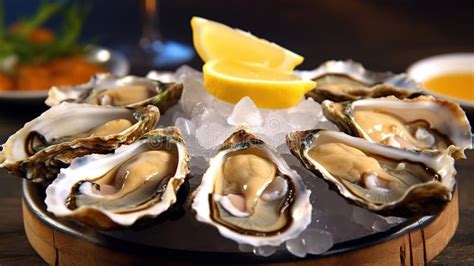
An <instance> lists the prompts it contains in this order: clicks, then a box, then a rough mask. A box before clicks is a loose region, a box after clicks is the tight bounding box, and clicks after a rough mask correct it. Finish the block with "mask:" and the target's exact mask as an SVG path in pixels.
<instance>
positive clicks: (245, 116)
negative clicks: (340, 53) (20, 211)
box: [0, 18, 472, 257]
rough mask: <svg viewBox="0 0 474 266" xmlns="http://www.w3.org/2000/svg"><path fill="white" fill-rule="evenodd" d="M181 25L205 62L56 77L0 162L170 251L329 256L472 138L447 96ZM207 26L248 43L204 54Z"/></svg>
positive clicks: (112, 230)
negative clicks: (83, 79) (63, 83)
mask: <svg viewBox="0 0 474 266" xmlns="http://www.w3.org/2000/svg"><path fill="white" fill-rule="evenodd" d="M192 26H193V33H194V44H195V47H196V50H197V51H198V53H199V55H200V56H201V58H202V59H203V61H204V62H205V65H204V68H203V70H204V71H203V72H201V71H198V70H196V69H193V68H191V67H188V66H182V67H180V68H179V69H178V70H176V72H166V73H165V72H159V71H151V72H150V73H149V74H148V75H147V76H146V77H137V76H125V77H117V76H113V75H111V74H106V73H104V74H98V75H96V76H94V77H93V78H92V79H91V80H90V82H88V83H85V84H82V85H79V86H72V87H53V88H51V89H50V91H49V97H48V99H47V100H46V104H47V105H49V106H51V108H50V109H48V110H47V111H46V112H44V113H43V114H41V115H40V116H39V117H38V118H36V119H34V120H32V121H30V122H28V123H26V124H25V126H24V127H23V128H22V129H20V130H19V131H18V132H16V133H15V134H14V135H12V136H11V137H10V138H9V139H8V140H7V142H6V143H5V144H3V150H2V152H1V155H0V160H1V165H0V166H1V167H3V168H5V169H7V170H8V171H9V172H10V173H11V174H12V175H16V176H19V177H22V178H25V179H26V180H27V182H35V183H38V184H36V191H40V192H39V194H40V195H41V196H40V197H41V200H42V201H44V204H45V205H44V206H43V208H45V211H47V212H48V213H49V215H50V216H51V217H54V219H55V220H57V221H60V222H61V223H65V224H71V225H73V226H74V227H76V228H87V229H92V230H94V231H95V232H97V233H98V234H99V233H100V234H102V235H106V236H108V237H111V238H114V239H122V240H126V241H128V242H131V243H139V244H146V245H151V246H155V247H161V248H166V249H173V250H178V251H179V250H186V251H193V252H215V253H219V252H221V253H228V252H231V253H245V254H247V255H248V254H254V255H255V256H261V257H271V256H279V255H280V256H282V255H283V256H294V257H305V256H308V255H318V254H326V253H327V252H330V250H331V249H332V248H333V246H334V245H338V244H341V243H345V242H348V241H352V240H356V239H361V238H363V237H367V236H370V235H374V234H377V233H382V232H388V231H390V230H395V229H397V228H400V227H405V226H407V225H410V224H412V223H413V222H414V221H417V222H420V221H422V220H424V219H425V220H426V219H429V217H432V216H435V215H437V214H438V213H439V212H440V211H442V210H443V209H444V208H445V207H446V206H447V204H448V203H449V202H450V201H451V200H452V199H453V195H454V189H455V184H456V179H455V175H456V170H455V168H454V162H455V160H457V159H462V158H464V157H465V156H464V150H465V149H470V148H472V136H471V126H470V125H469V122H468V120H467V118H466V115H465V113H464V112H463V110H462V109H461V108H460V106H459V105H458V104H456V103H453V102H451V101H449V100H444V99H441V98H435V97H432V96H429V95H423V94H422V93H421V88H420V85H419V84H417V83H416V82H414V81H413V80H411V79H410V78H409V77H407V76H406V75H405V74H398V75H395V74H392V73H389V72H383V73H382V72H373V71H369V70H366V69H365V68H364V67H363V66H362V65H361V64H359V63H356V62H353V61H350V60H348V61H328V62H326V63H324V64H322V65H321V66H319V67H317V68H316V69H315V70H311V71H294V67H295V66H296V65H298V64H299V63H301V61H302V57H301V56H299V55H296V54H294V53H292V52H291V51H288V50H285V49H284V48H282V47H280V46H277V45H275V44H273V43H269V42H266V41H265V40H262V39H258V38H256V37H254V36H252V35H250V34H248V33H244V32H241V31H238V30H234V29H231V28H228V27H227V26H225V25H222V24H219V23H216V22H212V21H208V20H205V19H202V18H193V21H192ZM206 27H208V28H206ZM206 34H207V35H209V36H207V37H206ZM213 34H223V35H225V36H227V37H228V38H229V39H231V40H232V38H235V39H239V40H244V39H245V42H246V43H245V44H243V45H242V46H241V47H235V45H234V46H233V47H232V49H234V50H238V51H237V52H236V53H235V54H236V55H235V57H237V58H239V60H243V61H244V62H240V61H237V59H236V58H232V56H231V55H227V56H224V55H222V53H223V52H222V51H224V50H226V49H220V53H221V54H219V52H217V51H218V50H219V49H217V48H213V49H211V48H212V47H217V46H216V45H214V46H213V45H211V44H209V43H208V42H209V40H215V39H217V38H215V36H214V38H213ZM206 38H207V39H206ZM206 40H207V41H206ZM228 42H231V41H228ZM220 45H221V46H224V45H229V44H228V43H227V44H226V42H225V41H223V43H222V44H220ZM252 45H253V46H254V47H263V48H265V49H268V50H269V51H270V50H271V51H273V50H274V51H275V52H274V53H282V54H283V55H284V56H285V58H284V60H280V61H278V60H276V59H275V60H273V57H272V58H271V59H268V58H263V55H261V54H258V53H259V52H255V51H254V50H255V49H251V48H252V47H251V46H252ZM210 47H211V48H210ZM219 47H220V46H219ZM209 49H210V50H209ZM239 49H241V51H240V50H239ZM272 49H273V50H272ZM250 50H252V52H251V53H253V54H252V56H249V55H247V53H245V52H246V51H250ZM257 50H258V49H257ZM243 53H245V54H246V57H241V55H242V54H243ZM255 53H257V54H255ZM249 54H250V52H249ZM239 56H240V57H239ZM265 56H272V54H270V53H269V55H265ZM221 58H222V60H221ZM262 58H263V59H262ZM275 58H277V57H275ZM267 59H268V60H267ZM234 61H235V62H234ZM262 62H267V63H266V65H262ZM229 69H230V70H229ZM257 72H258V73H257ZM229 73H230V74H229ZM249 73H253V74H249ZM255 73H257V74H255ZM262 73H263V74H262ZM231 74H232V75H234V76H232V75H231ZM270 74H271V75H270ZM273 77H276V78H274V79H272V78H273ZM286 78H288V79H289V80H286ZM283 79H285V80H283ZM226 86H227V87H226ZM249 87H251V89H248V88H249ZM287 87H291V88H292V89H291V90H288V89H287ZM223 88H224V89H223ZM225 88H229V89H228V91H227V90H225ZM229 91H230V92H231V95H230V94H229ZM243 92H245V93H243ZM240 94H242V95H240ZM289 94H292V95H289ZM293 94H294V95H293ZM235 95H238V96H239V97H235ZM294 99H297V101H294ZM420 219H421V220H420ZM177 235H179V236H181V237H176V236H177ZM184 236H185V237H184ZM203 239H205V240H206V241H203Z"/></svg>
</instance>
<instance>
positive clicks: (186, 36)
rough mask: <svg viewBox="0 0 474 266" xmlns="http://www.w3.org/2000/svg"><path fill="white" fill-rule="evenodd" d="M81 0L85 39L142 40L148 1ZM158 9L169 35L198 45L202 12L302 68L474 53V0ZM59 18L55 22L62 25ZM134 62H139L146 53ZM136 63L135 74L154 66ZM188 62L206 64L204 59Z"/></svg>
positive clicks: (288, 0) (396, 67)
mask: <svg viewBox="0 0 474 266" xmlns="http://www.w3.org/2000/svg"><path fill="white" fill-rule="evenodd" d="M41 2H42V1H40V0H22V1H17V0H4V5H5V16H6V21H7V24H8V23H12V22H13V21H16V20H18V19H19V18H21V17H23V16H26V15H31V14H32V13H34V12H35V10H36V9H37V7H38V5H39V4H40V3H41ZM79 2H80V3H82V4H85V5H89V6H90V7H91V10H90V14H89V16H88V17H87V19H86V21H85V25H84V29H83V33H82V35H81V39H82V40H84V41H92V42H94V43H97V44H100V45H103V46H106V47H110V48H115V49H122V47H124V45H127V44H134V43H137V42H138V40H139V38H140V35H141V31H142V23H143V12H142V10H141V5H143V3H142V1H139V0H115V1H106V0H94V1H79ZM157 10H158V12H159V24H160V29H161V32H162V35H163V36H164V38H165V39H173V40H178V41H181V42H184V43H187V44H189V45H192V35H191V28H190V25H189V21H190V18H191V17H192V16H202V17H204V18H208V19H212V20H216V21H219V22H222V23H224V24H227V25H230V26H233V27H237V28H240V29H243V30H246V31H250V32H252V33H253V34H255V35H257V36H259V37H262V38H265V39H268V40H271V41H273V42H276V43H278V44H280V45H282V46H284V47H286V48H288V49H290V50H292V51H295V52H297V53H299V54H301V55H303V56H304V57H305V62H304V63H303V65H301V66H300V67H299V68H300V69H309V68H314V67H316V66H317V65H319V64H320V63H322V62H324V61H326V60H329V59H349V58H351V59H354V60H357V61H360V62H362V63H363V64H364V65H365V66H366V67H367V68H369V69H373V70H391V71H394V72H402V71H404V70H405V69H406V68H407V66H408V65H409V64H410V63H412V62H414V61H416V60H418V59H421V58H424V57H427V56H431V55H435V54H441V53H450V52H473V51H474V34H472V26H473V23H472V14H473V11H474V1H472V0H463V1H455V0H454V1H430V0H397V1H369V0H365V1H362V0H354V1H342V0H328V1H303V0H279V1H273V0H259V1H253V0H228V1H220V0H199V1H197V0H173V1H171V0H161V1H159V2H158V8H157ZM55 23H58V22H57V21H54V20H53V21H51V23H49V24H51V25H49V26H52V27H54V26H57V25H55ZM132 61H133V62H139V58H134V60H132ZM133 62H132V65H131V73H133V74H144V73H146V72H147V71H148V70H149V69H146V66H143V65H142V64H139V63H135V64H134V63H133ZM189 64H190V65H191V66H193V67H195V68H199V67H200V66H201V65H202V63H201V60H200V59H199V58H197V57H194V58H193V60H191V61H190V62H189Z"/></svg>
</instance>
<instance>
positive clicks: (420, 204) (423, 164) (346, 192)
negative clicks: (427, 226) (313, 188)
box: [287, 129, 456, 217]
mask: <svg viewBox="0 0 474 266" xmlns="http://www.w3.org/2000/svg"><path fill="white" fill-rule="evenodd" d="M287 144H288V146H289V148H290V150H291V152H292V153H293V154H294V155H295V156H296V157H297V158H298V159H299V160H300V161H301V162H302V163H303V164H304V166H305V167H306V168H308V169H309V170H311V171H312V172H314V173H315V174H316V175H318V176H320V177H322V178H323V179H324V180H325V181H326V182H327V183H329V185H330V186H331V187H332V188H333V189H334V190H336V191H337V192H338V193H339V194H340V195H342V196H343V197H344V198H345V199H347V200H348V201H350V202H351V203H353V204H356V205H358V206H361V207H364V208H366V209H368V210H370V211H373V212H376V213H379V214H382V215H390V216H401V217H418V216H424V215H431V214H434V213H437V212H438V211H440V210H441V209H443V208H444V207H445V206H446V204H447V203H448V202H449V201H450V200H451V198H452V192H453V190H454V186H455V179H454V175H455V174H456V170H455V169H454V159H453V158H452V157H451V156H449V154H448V153H447V152H414V151H407V150H401V149H397V148H393V147H387V146H383V145H379V144H375V143H371V142H368V141H366V140H364V139H361V138H356V137H351V136H349V135H346V134H344V133H342V132H336V131H327V130H320V129H314V130H307V131H295V132H291V133H289V134H288V135H287Z"/></svg>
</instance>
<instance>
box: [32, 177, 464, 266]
mask: <svg viewBox="0 0 474 266" xmlns="http://www.w3.org/2000/svg"><path fill="white" fill-rule="evenodd" d="M189 212H190V211H188V210H187V211H185V214H184V216H182V217H181V218H178V219H177V218H173V215H169V217H167V218H168V219H167V220H165V221H160V220H155V221H153V224H148V225H144V226H141V227H137V228H132V229H127V230H124V231H116V232H100V231H96V230H93V229H90V228H87V227H84V226H81V225H79V224H76V223H74V222H71V221H67V220H63V219H57V218H55V217H54V216H53V215H52V214H50V213H48V212H47V211H46V206H45V204H44V187H42V185H41V184H35V183H31V182H28V181H24V182H23V220H24V227H25V232H26V235H27V237H28V239H29V241H30V243H31V245H32V246H33V248H34V249H35V250H36V251H37V253H38V254H39V255H40V256H41V257H42V258H43V259H44V260H45V261H46V262H47V263H49V264H55V265H56V264H58V263H59V264H71V263H74V262H77V261H80V262H81V264H88V265H99V264H101V265H102V264H114V265H123V264H130V263H146V262H148V263H151V262H152V263H154V264H162V263H167V264H168V263H172V264H173V265H189V264H196V263H211V262H212V263H226V264H229V263H231V264H240V263H246V264H248V263H255V264H257V263H258V264H267V265H271V264H276V263H278V265H309V264H312V263H315V262H318V263H331V264H342V263H350V264H368V263H370V264H376V263H377V264H378V263H384V264H385V263H389V264H403V265H413V264H421V263H427V262H429V261H431V260H432V259H433V258H435V257H436V256H437V255H438V254H439V253H440V252H441V251H442V250H443V249H444V248H445V247H446V245H447V244H448V242H449V240H450V239H451V238H452V237H453V235H454V233H455V231H456V228H457V225H458V221H459V213H458V196H457V191H456V192H455V194H454V196H453V200H452V201H451V202H450V203H449V204H448V205H447V207H446V208H445V209H444V210H443V211H442V212H441V213H439V214H438V215H436V216H428V217H423V218H421V219H417V220H411V221H410V220H409V221H406V222H403V223H401V224H399V225H397V226H394V227H392V228H390V229H389V230H387V231H384V232H380V233H375V234H372V235H369V236H365V237H362V238H358V239H354V240H350V241H346V242H342V243H337V244H335V245H334V246H333V247H332V248H331V249H330V250H328V251H327V252H325V253H324V254H321V255H307V256H306V257H305V258H298V257H295V256H293V255H291V254H290V253H288V252H283V251H277V252H276V253H275V254H273V255H272V256H270V257H259V256H255V255H254V254H252V253H242V252H239V251H233V252H232V251H231V250H235V246H236V244H235V243H234V242H231V241H230V240H227V239H224V238H222V237H220V236H219V235H218V233H217V232H216V230H215V229H214V228H208V227H199V229H196V228H195V227H194V226H193V223H192V220H193V219H190V218H189V217H191V214H190V213H189ZM183 217H184V218H183ZM186 217H188V218H189V219H187V218H186ZM173 219H174V220H173ZM183 243H186V245H185V248H183ZM179 245H181V246H179ZM232 248H233V249H232ZM282 263H283V264H282Z"/></svg>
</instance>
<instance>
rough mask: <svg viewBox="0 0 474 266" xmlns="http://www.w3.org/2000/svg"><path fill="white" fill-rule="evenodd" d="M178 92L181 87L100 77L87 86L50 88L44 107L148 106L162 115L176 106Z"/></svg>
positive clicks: (177, 84)
mask: <svg viewBox="0 0 474 266" xmlns="http://www.w3.org/2000/svg"><path fill="white" fill-rule="evenodd" d="M182 91H183V85H182V84H181V83H176V82H172V83H162V82H160V81H158V80H151V79H148V78H142V77H136V76H126V77H116V76H114V75H112V74H109V73H101V74H96V75H95V76H94V77H92V79H91V80H90V81H89V82H88V83H84V84H81V85H78V86H70V87H53V88H51V89H50V90H49V92H48V98H47V99H46V104H47V105H49V106H54V105H58V104H60V103H61V102H74V103H88V104H95V105H112V106H125V107H137V106H146V105H149V104H151V105H155V106H157V107H158V108H159V109H160V112H161V113H162V114H163V113H164V112H165V111H166V110H167V109H168V108H170V107H171V106H173V105H174V104H176V103H177V102H178V100H179V98H180V97H181V93H182Z"/></svg>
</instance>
